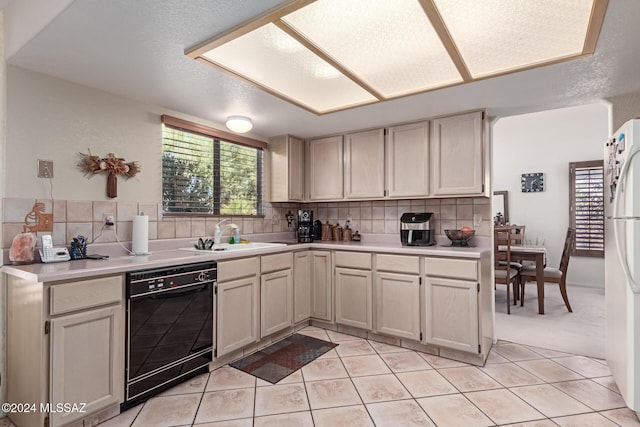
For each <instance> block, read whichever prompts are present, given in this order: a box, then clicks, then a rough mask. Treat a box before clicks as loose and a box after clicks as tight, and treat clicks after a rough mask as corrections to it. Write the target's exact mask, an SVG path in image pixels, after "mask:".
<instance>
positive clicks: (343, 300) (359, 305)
mask: <svg viewBox="0 0 640 427" xmlns="http://www.w3.org/2000/svg"><path fill="white" fill-rule="evenodd" d="M372 293H373V281H372V279H371V271H370V270H355V269H352V268H341V267H337V268H336V323H340V324H342V325H348V326H355V327H357V328H362V329H367V330H369V331H370V330H371V329H372V328H373V313H372V311H373V297H372Z"/></svg>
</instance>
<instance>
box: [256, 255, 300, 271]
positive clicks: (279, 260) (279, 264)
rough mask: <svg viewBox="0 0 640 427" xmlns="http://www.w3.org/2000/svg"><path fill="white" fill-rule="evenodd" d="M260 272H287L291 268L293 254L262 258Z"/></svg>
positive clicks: (264, 256)
mask: <svg viewBox="0 0 640 427" xmlns="http://www.w3.org/2000/svg"><path fill="white" fill-rule="evenodd" d="M260 258H261V260H260V264H261V265H260V271H261V272H262V273H268V272H270V271H278V270H285V269H287V268H291V266H292V262H291V252H284V253H281V254H273V255H263V256H262V257H260Z"/></svg>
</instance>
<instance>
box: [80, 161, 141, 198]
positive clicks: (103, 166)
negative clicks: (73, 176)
mask: <svg viewBox="0 0 640 427" xmlns="http://www.w3.org/2000/svg"><path fill="white" fill-rule="evenodd" d="M78 156H79V157H80V160H78V167H79V168H80V170H81V171H82V172H84V175H85V176H86V177H88V178H91V177H92V176H94V175H95V174H98V173H106V174H107V196H108V197H111V198H114V197H118V180H117V176H118V175H122V176H124V177H125V178H127V179H128V178H132V177H134V176H136V174H137V173H138V172H140V163H138V162H127V161H125V160H124V159H123V158H121V157H116V156H115V154H113V153H109V154H107V155H106V156H105V157H103V158H100V157H98V156H94V155H93V154H91V151H89V153H88V154H85V153H78Z"/></svg>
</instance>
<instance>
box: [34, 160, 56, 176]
mask: <svg viewBox="0 0 640 427" xmlns="http://www.w3.org/2000/svg"><path fill="white" fill-rule="evenodd" d="M38 178H53V160H40V159H38Z"/></svg>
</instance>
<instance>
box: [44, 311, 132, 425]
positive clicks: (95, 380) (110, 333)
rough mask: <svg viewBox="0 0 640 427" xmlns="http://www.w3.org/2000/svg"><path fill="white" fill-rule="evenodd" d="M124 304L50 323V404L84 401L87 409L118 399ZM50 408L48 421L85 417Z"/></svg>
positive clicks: (116, 401) (61, 318)
mask: <svg viewBox="0 0 640 427" xmlns="http://www.w3.org/2000/svg"><path fill="white" fill-rule="evenodd" d="M122 320H123V319H122V307H120V306H112V307H106V308H101V309H97V310H90V311H87V312H82V313H78V314H72V315H68V316H62V317H59V318H56V319H53V320H52V321H51V402H52V403H74V402H75V403H80V402H84V403H86V404H87V405H86V407H85V408H83V409H84V410H85V411H86V413H92V412H97V411H99V410H101V409H104V408H107V407H109V406H112V405H116V404H118V403H120V402H121V398H122V393H123V390H124V384H123V381H124V375H123V372H124V366H123V355H124V346H123V344H124V343H123V342H122V339H121V338H122V337H121V335H120V334H121V330H122ZM86 413H82V412H73V411H69V412H64V411H61V412H52V414H51V425H53V426H58V425H64V424H66V423H70V422H72V421H75V420H78V419H80V418H83V417H84V416H85V415H86Z"/></svg>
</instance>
